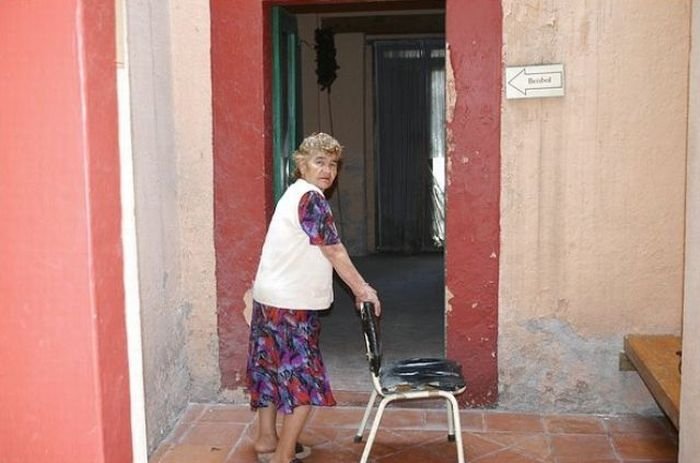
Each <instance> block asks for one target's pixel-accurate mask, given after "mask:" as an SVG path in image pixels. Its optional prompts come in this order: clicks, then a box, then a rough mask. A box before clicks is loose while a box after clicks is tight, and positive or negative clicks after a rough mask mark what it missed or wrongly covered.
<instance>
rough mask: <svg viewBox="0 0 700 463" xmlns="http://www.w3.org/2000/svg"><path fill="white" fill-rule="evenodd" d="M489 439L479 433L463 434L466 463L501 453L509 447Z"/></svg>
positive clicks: (486, 435)
mask: <svg viewBox="0 0 700 463" xmlns="http://www.w3.org/2000/svg"><path fill="white" fill-rule="evenodd" d="M489 437H490V436H489V435H488V434H481V433H464V434H463V435H462V441H463V444H464V454H465V456H466V459H467V461H477V460H478V459H479V458H482V457H484V456H487V455H491V454H493V453H496V452H500V451H503V450H504V449H507V448H508V447H509V445H510V444H504V443H503V442H498V441H496V440H493V439H489Z"/></svg>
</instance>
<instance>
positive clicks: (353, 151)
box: [272, 2, 445, 391]
mask: <svg viewBox="0 0 700 463" xmlns="http://www.w3.org/2000/svg"><path fill="white" fill-rule="evenodd" d="M434 4H435V2H432V3H431V5H434ZM378 5H379V4H373V6H372V8H373V10H372V11H363V10H361V9H358V8H357V5H355V8H354V9H353V11H351V12H348V11H339V9H340V6H336V7H332V8H331V7H328V6H323V5H318V6H317V9H314V6H313V5H305V6H303V7H299V8H294V7H287V6H285V7H284V8H283V9H282V7H275V8H273V9H272V11H273V15H275V16H274V17H273V22H272V24H273V26H275V24H280V25H284V26H285V29H282V28H280V29H277V28H276V27H273V32H274V34H275V35H274V38H273V41H274V42H275V43H281V44H282V46H281V47H280V49H285V48H286V49H287V50H293V49H295V47H298V48H299V49H300V50H301V53H300V57H299V66H298V69H299V71H298V72H299V73H298V74H297V75H292V72H291V70H292V69H294V66H291V65H290V64H289V63H286V62H285V60H284V54H279V55H278V54H275V55H274V57H273V67H272V71H273V78H272V84H273V100H274V101H273V124H272V126H273V131H275V133H277V131H278V129H279V130H280V134H283V133H291V131H290V130H285V129H284V128H285V127H287V126H289V117H290V116H291V115H292V114H294V112H295V111H296V110H301V114H302V117H301V118H300V119H301V120H303V127H299V126H300V125H302V124H297V126H296V129H297V130H299V129H301V132H302V133H303V134H308V133H311V132H315V131H324V132H328V133H331V134H333V135H334V136H336V137H337V138H338V139H339V141H340V142H341V144H343V145H344V146H345V154H344V156H345V159H344V167H343V169H342V171H341V173H340V176H339V181H338V185H337V188H336V189H335V191H334V192H333V193H332V194H331V196H330V197H329V200H330V201H331V205H332V208H333V212H334V215H335V218H336V224H337V226H338V228H339V231H340V233H341V237H342V239H343V242H344V243H345V245H346V247H347V248H348V249H349V251H350V253H351V256H352V258H353V261H354V263H355V265H356V266H357V267H358V269H359V270H360V272H361V273H362V274H363V276H364V277H365V278H366V279H367V280H368V281H370V282H371V283H372V285H374V286H375V287H376V288H377V289H378V290H379V292H380V297H381V299H382V302H383V304H384V308H385V310H384V316H383V326H384V327H385V328H384V334H383V339H384V349H385V355H386V356H387V358H399V357H404V356H411V355H415V356H419V355H434V356H435V355H442V354H444V350H445V344H444V336H445V335H444V329H445V326H444V308H445V303H444V291H445V290H444V288H445V284H444V259H443V253H442V250H443V246H444V203H443V198H444V193H443V192H444V180H443V179H444V159H445V145H444V124H445V119H444V112H445V104H444V98H445V95H444V88H445V83H444V79H445V74H444V56H445V54H444V36H443V31H444V9H434V10H430V11H426V10H420V11H415V10H411V9H407V10H399V11H397V10H396V8H395V5H391V3H386V4H384V6H385V7H386V8H387V10H378V9H377V8H378ZM411 6H413V7H418V6H420V2H413V3H411ZM367 7H369V6H368V5H367ZM280 10H282V11H280ZM275 18H277V19H275ZM280 18H281V19H283V21H282V20H280ZM275 21H276V22H275ZM319 29H321V30H324V31H326V32H329V31H330V33H331V34H332V36H333V38H334V47H335V48H334V49H333V50H332V51H333V52H334V53H335V58H336V61H337V65H338V66H339V68H338V70H337V78H336V80H335V81H334V82H333V83H332V84H331V85H330V88H326V89H323V90H322V89H321V88H320V85H319V83H318V82H317V78H318V72H317V71H318V68H319V59H320V58H319V53H318V46H319V43H318V42H316V41H315V38H316V34H315V31H316V30H319ZM284 30H290V31H293V32H292V33H291V34H286V36H285V32H284ZM290 37H293V38H292V39H290ZM289 40H296V41H297V42H296V43H294V42H290V41H289ZM325 52H326V53H327V52H328V49H326V50H325ZM289 56H290V58H291V57H292V55H289ZM295 59H296V58H295ZM295 82H297V83H298V82H301V85H298V84H297V83H295ZM294 90H296V91H298V92H300V94H298V95H296V96H295V97H294V100H295V101H296V102H297V103H298V104H296V105H294V107H293V108H291V107H290V106H289V105H286V104H285V103H284V101H278V99H277V97H276V96H275V95H282V96H284V95H287V96H286V97H284V98H289V92H293V91H294ZM290 108H291V109H290ZM300 108H301V109H300ZM297 114H299V113H297ZM279 139H280V142H279V143H278V142H277V141H275V142H274V146H275V147H277V146H279V147H282V149H281V150H280V149H277V148H276V149H275V156H274V158H275V159H280V160H282V162H278V161H276V164H274V165H275V168H274V172H275V176H277V175H279V174H282V175H284V173H286V172H288V169H285V168H281V169H278V168H277V167H276V166H281V165H285V164H286V162H285V160H286V159H289V154H290V153H288V152H287V151H289V147H286V148H285V146H286V143H284V140H285V138H284V137H279ZM275 140H277V138H275ZM274 183H275V185H279V184H286V183H287V182H286V181H284V180H282V181H281V182H280V181H277V180H276V181H275V182H274ZM285 186H286V185H285ZM335 295H336V296H335V303H334V305H333V307H332V308H331V309H330V310H328V311H327V312H326V313H325V314H324V316H323V328H322V337H321V343H322V350H323V352H324V360H325V363H326V366H327V368H328V370H329V373H330V376H331V380H332V382H333V387H334V388H335V389H336V390H364V391H366V390H367V389H368V388H369V375H368V374H367V366H366V363H365V360H364V357H363V344H362V342H363V341H362V336H361V331H360V322H359V319H358V317H357V315H356V311H355V309H354V300H353V298H352V297H351V296H350V295H349V294H346V291H345V288H344V287H343V285H342V283H341V282H339V281H337V282H336V288H335Z"/></svg>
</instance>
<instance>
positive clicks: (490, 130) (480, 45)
mask: <svg viewBox="0 0 700 463" xmlns="http://www.w3.org/2000/svg"><path fill="white" fill-rule="evenodd" d="M501 34H502V11H501V2H498V1H494V0H470V1H468V2H467V1H463V0H447V5H446V35H447V42H448V44H449V48H450V61H451V64H452V68H453V71H454V80H455V90H456V93H457V100H456V105H455V108H454V116H453V119H452V122H451V123H449V124H448V134H449V135H448V142H449V147H448V157H449V161H450V162H449V164H448V165H449V166H450V168H448V180H447V185H448V186H447V237H446V242H447V252H446V255H445V267H446V280H445V281H446V284H447V288H448V289H449V291H450V293H451V295H452V298H451V299H450V300H449V305H450V306H451V311H449V312H448V313H447V316H446V322H447V329H446V331H447V333H446V334H447V336H446V337H447V354H448V356H450V357H453V358H455V359H458V360H460V361H461V362H462V364H463V366H464V368H465V376H466V377H467V378H468V381H469V388H468V392H467V395H466V400H467V402H468V403H469V404H471V405H487V404H493V403H495V402H496V401H497V398H498V364H497V353H498V351H497V336H498V259H499V256H500V249H499V239H500V228H499V220H500V212H499V207H500V205H499V200H500V137H501V130H500V122H501V66H502V64H501V49H502V38H501Z"/></svg>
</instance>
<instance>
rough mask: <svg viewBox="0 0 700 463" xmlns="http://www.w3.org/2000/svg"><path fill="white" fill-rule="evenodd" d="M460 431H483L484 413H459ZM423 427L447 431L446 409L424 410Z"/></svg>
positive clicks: (469, 411)
mask: <svg viewBox="0 0 700 463" xmlns="http://www.w3.org/2000/svg"><path fill="white" fill-rule="evenodd" d="M459 416H460V423H461V425H462V432H464V431H483V429H484V414H483V413H482V412H480V411H471V410H468V411H462V412H460V414H459ZM424 428H425V429H430V430H436V431H442V430H444V431H445V432H447V410H446V409H442V410H426V411H425V425H424Z"/></svg>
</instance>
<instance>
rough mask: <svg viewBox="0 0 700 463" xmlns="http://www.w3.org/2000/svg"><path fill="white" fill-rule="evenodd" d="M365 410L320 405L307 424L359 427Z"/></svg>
mask: <svg viewBox="0 0 700 463" xmlns="http://www.w3.org/2000/svg"><path fill="white" fill-rule="evenodd" d="M364 412H365V410H364V409H363V408H359V407H318V408H316V409H315V410H314V411H313V413H312V414H311V416H310V417H309V420H308V421H307V425H308V426H333V427H342V428H354V429H357V428H358V427H359V426H360V421H362V415H363V414H364ZM370 424H371V423H370Z"/></svg>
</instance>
